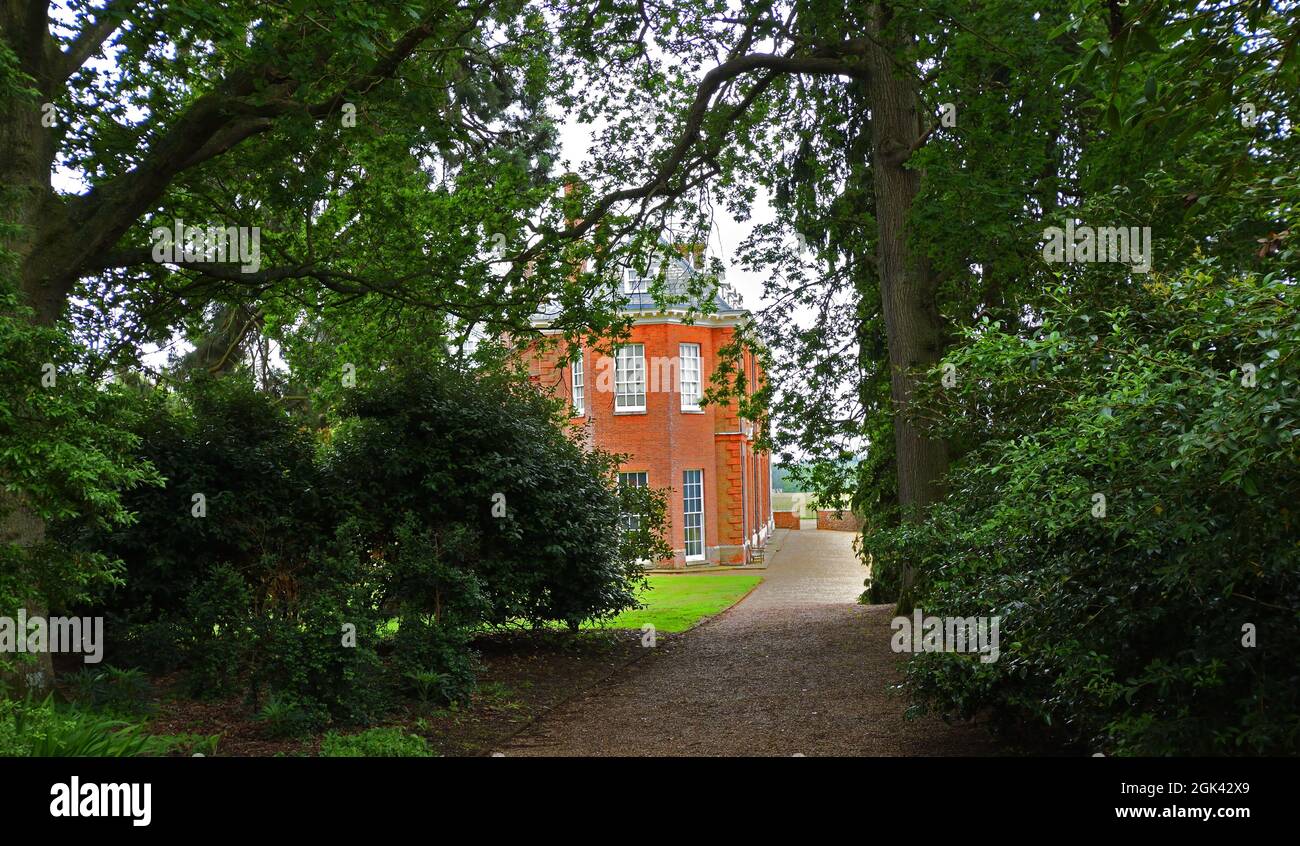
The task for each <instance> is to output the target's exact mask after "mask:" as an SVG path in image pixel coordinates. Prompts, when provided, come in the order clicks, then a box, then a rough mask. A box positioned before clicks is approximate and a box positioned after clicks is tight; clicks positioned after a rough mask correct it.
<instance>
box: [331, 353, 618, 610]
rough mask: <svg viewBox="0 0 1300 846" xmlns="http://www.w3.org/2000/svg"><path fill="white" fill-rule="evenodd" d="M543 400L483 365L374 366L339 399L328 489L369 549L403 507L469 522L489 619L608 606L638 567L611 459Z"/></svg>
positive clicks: (436, 527)
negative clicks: (372, 375) (564, 424)
mask: <svg viewBox="0 0 1300 846" xmlns="http://www.w3.org/2000/svg"><path fill="white" fill-rule="evenodd" d="M555 408H556V407H555V404H554V402H553V401H551V400H550V399H548V398H545V397H544V396H542V395H541V394H540V393H539V392H538V391H536V390H535V389H533V388H532V387H531V386H529V385H526V384H520V383H519V382H518V381H517V380H514V379H511V378H509V377H507V376H505V375H500V374H495V373H478V374H474V373H463V372H458V371H454V370H449V369H430V370H425V371H420V372H413V373H389V374H381V375H380V376H379V377H377V379H376V380H375V382H374V384H373V385H372V386H371V387H369V388H368V389H367V390H366V391H365V392H360V391H358V392H357V394H356V395H355V396H354V398H353V399H352V400H351V401H350V402H349V403H348V404H347V405H346V408H345V413H346V416H347V419H346V420H345V421H344V423H343V424H342V425H340V427H339V428H338V430H337V431H336V433H335V437H334V444H333V449H332V451H331V453H330V455H329V459H328V462H329V463H328V478H329V484H330V485H332V486H333V489H334V493H333V494H332V498H333V499H334V500H335V501H337V502H341V503H347V506H346V513H348V514H353V515H356V516H357V519H358V521H359V522H360V523H361V525H362V526H363V527H364V531H365V532H366V534H367V537H368V538H369V539H370V545H371V548H373V549H381V548H383V546H384V545H385V544H388V543H392V542H393V541H394V540H395V539H396V536H397V532H398V527H399V526H401V525H402V524H403V522H404V521H405V520H406V519H407V517H408V515H413V516H414V517H415V518H416V519H417V520H418V523H419V524H420V525H421V526H423V527H425V528H427V529H428V530H430V531H432V532H434V533H435V534H444V533H446V532H447V531H448V530H450V529H451V528H452V527H464V528H465V529H466V530H467V531H471V532H473V534H474V535H475V538H476V541H475V544H474V546H475V547H476V549H475V551H474V552H473V553H472V557H471V555H470V554H469V553H467V554H466V560H465V562H464V564H465V566H466V567H468V568H469V569H472V571H473V573H474V575H475V577H476V580H477V583H478V584H479V585H480V586H481V590H482V595H483V598H484V599H485V601H486V609H485V611H484V615H483V616H484V619H485V620H486V621H488V622H491V623H496V624H504V623H509V622H512V621H520V620H522V621H526V622H528V623H533V624H540V623H544V622H548V621H561V622H564V623H567V624H569V625H570V626H573V627H576V626H577V625H578V624H579V623H581V622H582V621H584V620H589V619H599V618H604V617H609V616H613V615H615V614H618V613H619V612H621V611H623V610H626V609H628V608H631V607H634V606H635V604H636V601H637V600H636V587H637V585H638V584H639V583H640V581H641V580H642V579H643V578H644V576H643V571H642V568H641V567H640V566H639V565H638V564H637V562H636V557H635V551H634V550H631V549H629V548H628V547H627V546H626V545H625V544H623V543H622V542H621V535H622V532H621V529H620V517H621V514H622V511H621V500H620V496H619V493H618V491H617V490H616V489H615V488H614V487H613V486H612V484H611V480H612V477H613V472H614V469H615V466H616V465H615V461H614V459H613V457H612V456H609V455H607V454H604V453H601V452H598V451H596V452H588V451H586V450H584V449H582V447H580V446H579V445H578V444H577V443H575V442H574V441H573V440H571V439H570V438H569V437H567V436H566V435H565V433H564V431H563V430H562V429H561V428H560V426H559V425H557V420H556V416H555Z"/></svg>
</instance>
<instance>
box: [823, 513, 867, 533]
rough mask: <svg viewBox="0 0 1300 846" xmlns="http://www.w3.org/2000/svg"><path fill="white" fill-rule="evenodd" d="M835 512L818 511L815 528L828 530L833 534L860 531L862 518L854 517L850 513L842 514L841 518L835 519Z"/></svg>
mask: <svg viewBox="0 0 1300 846" xmlns="http://www.w3.org/2000/svg"><path fill="white" fill-rule="evenodd" d="M838 513H840V512H836V511H818V512H817V528H818V529H829V530H831V531H834V532H860V531H862V518H861V517H858V516H857V515H855V514H854V513H853V512H852V511H847V510H846V511H844V512H842V514H843V516H839V517H837V516H836V514H838Z"/></svg>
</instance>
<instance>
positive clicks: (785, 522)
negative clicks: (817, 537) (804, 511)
mask: <svg viewBox="0 0 1300 846" xmlns="http://www.w3.org/2000/svg"><path fill="white" fill-rule="evenodd" d="M772 518H773V519H774V520H775V521H776V527H777V528H778V529H794V530H795V531H796V532H797V531H799V515H798V514H797V513H795V512H794V511H775V512H773V513H772ZM818 528H820V526H819V527H818Z"/></svg>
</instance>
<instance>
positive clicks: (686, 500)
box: [682, 470, 705, 561]
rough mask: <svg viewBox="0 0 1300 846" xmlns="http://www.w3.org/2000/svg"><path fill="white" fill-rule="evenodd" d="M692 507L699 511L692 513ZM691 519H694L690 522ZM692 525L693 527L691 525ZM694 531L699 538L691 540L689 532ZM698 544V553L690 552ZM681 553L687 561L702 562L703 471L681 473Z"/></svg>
mask: <svg viewBox="0 0 1300 846" xmlns="http://www.w3.org/2000/svg"><path fill="white" fill-rule="evenodd" d="M692 505H694V506H695V507H697V508H698V509H699V510H697V511H692V510H691V507H692ZM691 518H695V519H694V520H692V519H691ZM692 523H694V525H692ZM692 530H695V531H696V532H697V533H698V534H699V537H698V538H695V539H694V540H692V538H691V532H692ZM694 544H698V548H699V552H694V553H693V552H691V549H692V547H693V545H694ZM682 551H683V552H684V553H685V554H686V560H687V561H703V560H704V553H705V546H704V471H703V470H684V471H682Z"/></svg>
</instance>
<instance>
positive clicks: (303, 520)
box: [98, 374, 335, 622]
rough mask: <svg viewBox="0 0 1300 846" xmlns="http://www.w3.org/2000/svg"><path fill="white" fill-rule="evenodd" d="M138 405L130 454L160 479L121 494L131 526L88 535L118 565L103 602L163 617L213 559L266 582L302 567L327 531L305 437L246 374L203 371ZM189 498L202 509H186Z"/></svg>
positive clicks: (136, 615)
mask: <svg viewBox="0 0 1300 846" xmlns="http://www.w3.org/2000/svg"><path fill="white" fill-rule="evenodd" d="M139 402H140V403H142V404H143V405H144V408H145V411H144V413H142V414H141V415H140V416H139V423H138V425H137V427H136V430H135V431H134V435H135V436H136V437H138V438H139V442H140V457H141V458H143V459H145V460H147V461H149V462H150V463H151V464H152V465H153V466H154V467H155V468H156V469H157V471H158V472H159V473H160V474H161V475H162V476H163V478H164V479H165V480H166V484H165V485H164V486H162V487H144V488H137V489H135V490H133V491H130V492H128V493H127V494H125V495H124V497H123V502H124V504H125V505H126V507H127V508H129V509H130V510H131V511H133V512H135V513H136V515H137V519H136V521H135V522H134V523H133V524H132V525H130V526H128V527H126V528H123V529H119V530H117V531H114V532H113V533H112V534H109V535H106V536H104V537H102V538H100V539H98V541H99V544H100V545H101V546H102V548H103V549H104V550H105V551H106V552H107V553H109V554H110V555H113V556H115V557H118V558H121V559H122V560H123V561H124V562H125V564H126V572H125V574H124V583H123V584H122V585H121V587H120V588H119V589H118V590H116V591H114V592H113V593H111V594H110V595H108V596H107V597H106V598H105V601H104V605H105V606H107V607H109V608H112V609H114V611H115V612H116V613H118V614H119V615H121V614H126V613H131V614H132V615H133V622H146V621H148V620H156V619H166V618H167V617H169V616H172V615H175V614H176V613H178V612H179V611H180V610H181V609H182V608H183V607H184V605H185V601H186V597H187V595H188V594H189V593H190V592H191V591H192V590H193V589H194V587H195V586H196V585H198V584H199V583H201V582H205V581H208V580H209V579H210V578H211V577H212V576H211V571H212V570H213V568H214V567H216V566H217V565H224V566H228V567H231V568H233V569H234V570H235V571H236V572H237V573H238V574H239V575H240V576H241V577H242V578H243V579H245V580H246V581H247V582H249V583H250V584H251V583H258V582H261V583H271V582H274V581H275V578H276V576H277V572H276V571H280V570H288V571H293V570H296V569H298V568H300V567H301V565H302V561H303V559H304V557H305V554H306V553H307V552H308V548H309V547H310V544H306V545H304V544H303V543H302V538H304V537H307V538H313V537H317V536H321V537H326V538H329V537H332V536H333V533H334V529H335V524H334V522H333V516H332V515H329V516H327V515H326V512H325V510H324V504H323V503H322V502H321V501H320V499H319V496H318V495H317V490H318V487H317V485H316V468H315V443H314V441H313V438H312V436H311V435H310V434H308V433H306V432H304V431H302V430H301V428H300V427H299V426H298V425H297V424H295V423H294V421H293V420H292V419H291V418H290V417H289V416H288V415H286V414H285V413H284V412H283V411H282V410H281V409H279V408H278V407H277V406H276V403H275V401H274V400H273V398H271V397H268V396H266V395H264V394H261V393H259V392H258V391H256V390H255V389H254V388H253V386H252V384H251V381H250V380H248V379H247V378H246V377H243V376H240V375H238V374H235V375H231V376H229V377H226V378H222V379H213V378H208V377H202V378H198V379H196V380H195V381H193V382H190V383H186V384H184V385H183V386H182V387H181V388H180V389H179V391H178V392H176V393H166V392H163V391H155V392H153V393H150V394H147V395H145V396H144V397H142V398H141V399H140V400H139ZM196 494H201V495H202V496H203V497H204V507H205V509H206V513H205V515H204V516H195V507H196V505H197V503H195V501H194V496H195V495H196Z"/></svg>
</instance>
